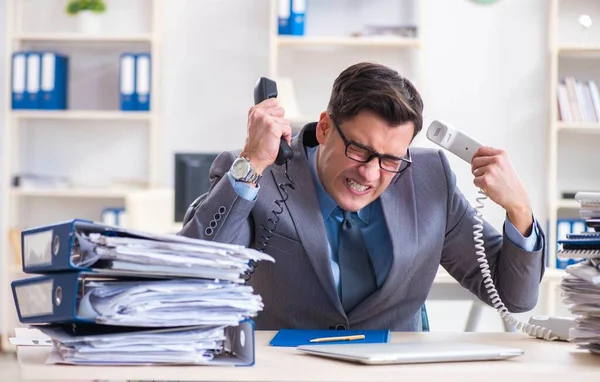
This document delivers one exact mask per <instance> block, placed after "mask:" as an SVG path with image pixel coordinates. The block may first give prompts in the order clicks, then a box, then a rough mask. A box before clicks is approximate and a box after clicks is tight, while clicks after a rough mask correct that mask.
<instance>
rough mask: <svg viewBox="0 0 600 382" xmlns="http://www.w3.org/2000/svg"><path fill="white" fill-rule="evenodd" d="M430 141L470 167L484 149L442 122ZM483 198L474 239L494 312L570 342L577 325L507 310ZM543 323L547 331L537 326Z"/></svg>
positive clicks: (477, 210)
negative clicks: (492, 262) (487, 236)
mask: <svg viewBox="0 0 600 382" xmlns="http://www.w3.org/2000/svg"><path fill="white" fill-rule="evenodd" d="M427 138H428V139H429V140H430V141H432V142H433V143H436V144H437V145H439V146H441V147H443V148H445V149H447V150H448V151H450V152H451V153H453V154H455V155H457V156H458V157H460V158H462V159H463V160H465V161H466V162H468V163H471V162H472V160H473V155H474V154H475V152H476V151H477V149H479V147H481V146H482V145H481V144H480V143H479V142H477V141H475V140H474V139H472V138H470V137H469V136H467V135H465V134H463V133H462V132H460V131H459V130H457V129H456V128H454V127H452V126H451V125H448V124H446V123H444V122H441V121H433V122H432V123H431V125H429V128H428V129H427ZM479 194H480V196H479V197H477V199H476V200H477V205H476V206H475V215H474V216H473V219H475V223H474V224H473V237H474V240H475V249H476V251H477V257H478V258H477V261H478V262H479V268H480V269H481V273H482V274H483V283H484V284H485V287H486V289H487V292H488V294H489V296H490V300H491V301H492V305H493V306H494V308H495V309H496V310H497V311H498V313H500V316H501V317H502V319H503V320H505V321H506V322H508V323H509V324H511V325H513V326H514V327H516V328H517V329H518V330H521V331H523V332H525V333H527V334H529V335H531V336H534V337H537V338H542V339H546V340H556V339H560V340H565V341H567V340H568V329H569V326H572V325H573V321H572V320H571V319H569V318H561V317H546V318H541V317H540V316H535V317H532V319H531V320H530V321H529V323H525V322H522V321H520V320H519V319H517V318H516V317H514V316H513V315H512V314H510V312H509V311H508V309H507V308H506V307H505V306H504V303H503V302H502V300H501V299H500V296H499V295H498V292H497V291H496V287H495V285H494V280H493V279H492V276H491V272H490V268H489V265H488V262H487V259H486V257H485V247H484V242H483V234H482V232H483V217H482V215H481V209H482V208H483V201H484V200H485V199H487V196H486V195H485V194H484V193H483V191H482V190H479ZM540 323H543V324H544V325H545V327H543V326H540V325H535V324H540Z"/></svg>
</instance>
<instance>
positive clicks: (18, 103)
mask: <svg viewBox="0 0 600 382" xmlns="http://www.w3.org/2000/svg"><path fill="white" fill-rule="evenodd" d="M26 73H27V56H26V55H25V53H23V52H15V53H13V55H12V71H11V81H12V86H11V89H12V90H11V93H12V108H13V109H14V110H19V109H27V102H26V99H25V86H26V83H27V81H26Z"/></svg>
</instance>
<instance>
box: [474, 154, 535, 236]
mask: <svg viewBox="0 0 600 382" xmlns="http://www.w3.org/2000/svg"><path fill="white" fill-rule="evenodd" d="M471 171H472V173H473V175H474V176H475V179H474V180H473V183H474V184H475V186H477V187H479V188H481V189H482V190H483V192H485V194H486V195H487V196H488V197H489V198H490V199H491V200H493V201H494V202H496V203H497V204H498V205H500V206H501V207H502V208H504V210H506V213H507V214H508V219H509V220H510V222H511V223H512V224H513V225H514V226H515V228H516V229H517V230H519V232H521V234H522V235H523V236H525V237H527V236H529V234H530V233H531V229H532V225H533V212H532V209H531V203H530V201H529V196H528V195H527V191H525V187H524V186H523V183H522V182H521V179H520V178H519V176H518V175H517V173H516V171H515V169H514V167H513V166H512V163H511V162H510V159H509V158H508V154H506V152H505V151H504V150H498V149H494V148H492V147H485V146H484V147H480V148H479V149H478V150H477V151H476V152H475V154H474V155H473V161H472V164H471Z"/></svg>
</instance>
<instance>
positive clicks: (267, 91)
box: [254, 77, 294, 165]
mask: <svg viewBox="0 0 600 382" xmlns="http://www.w3.org/2000/svg"><path fill="white" fill-rule="evenodd" d="M267 98H277V84H276V83H275V81H273V80H270V79H268V78H266V77H260V78H259V79H258V81H256V85H255V86H254V104H255V105H257V104H259V103H261V102H262V101H264V100H266V99H267ZM293 157H294V151H293V150H292V148H291V147H290V146H289V145H288V144H287V142H286V140H285V139H284V138H283V137H281V142H279V152H278V153H277V158H276V159H275V164H277V165H282V164H284V163H285V162H287V161H289V160H290V159H292V158H293Z"/></svg>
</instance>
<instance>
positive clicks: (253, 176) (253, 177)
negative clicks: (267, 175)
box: [241, 157, 262, 183]
mask: <svg viewBox="0 0 600 382" xmlns="http://www.w3.org/2000/svg"><path fill="white" fill-rule="evenodd" d="M242 158H244V159H245V160H246V161H247V162H248V163H249V164H250V171H248V174H246V176H245V177H244V178H242V179H241V181H242V182H247V183H258V181H259V180H260V178H262V175H260V174H259V173H257V172H256V171H255V170H254V167H252V162H250V159H248V158H246V157H242Z"/></svg>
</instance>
